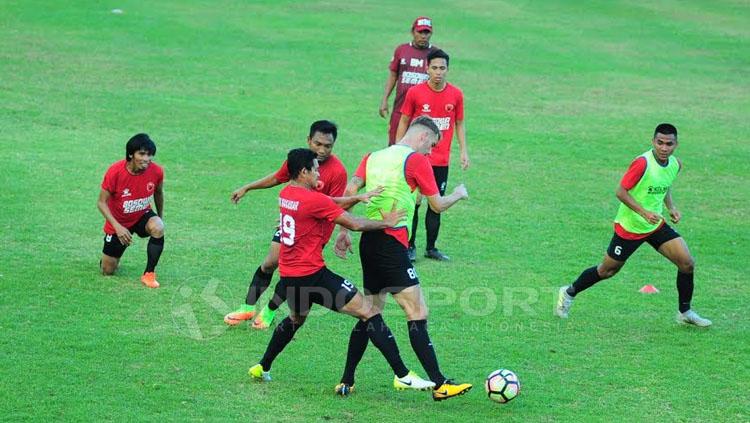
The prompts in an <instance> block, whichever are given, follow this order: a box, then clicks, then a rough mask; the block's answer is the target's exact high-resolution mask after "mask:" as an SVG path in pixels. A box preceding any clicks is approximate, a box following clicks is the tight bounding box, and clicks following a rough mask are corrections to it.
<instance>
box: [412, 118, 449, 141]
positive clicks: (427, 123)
mask: <svg viewBox="0 0 750 423" xmlns="http://www.w3.org/2000/svg"><path fill="white" fill-rule="evenodd" d="M417 125H419V126H424V127H425V128H427V129H429V130H430V131H432V133H433V134H435V135H437V137H438V140H439V139H440V138H442V134H441V133H440V128H438V126H437V124H436V123H435V121H434V120H432V118H431V117H429V116H426V115H422V116H420V117H418V118H416V119H414V120H413V121H412V122H411V124H409V127H410V128H411V127H412V126H417Z"/></svg>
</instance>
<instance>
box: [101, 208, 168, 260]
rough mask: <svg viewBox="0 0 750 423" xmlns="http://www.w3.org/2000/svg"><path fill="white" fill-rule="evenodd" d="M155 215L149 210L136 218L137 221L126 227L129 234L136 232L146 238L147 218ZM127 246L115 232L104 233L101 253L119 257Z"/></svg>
mask: <svg viewBox="0 0 750 423" xmlns="http://www.w3.org/2000/svg"><path fill="white" fill-rule="evenodd" d="M154 216H156V213H154V211H153V210H149V211H147V212H146V214H144V215H143V216H141V218H140V219H138V222H136V223H135V225H133V226H131V227H129V228H128V230H129V231H130V233H131V234H137V235H138V236H139V237H141V238H146V237H147V236H149V235H148V232H146V224H147V223H148V220H149V219H151V218H152V217H154ZM126 248H128V246H127V245H122V243H121V242H120V238H118V237H117V234H105V235H104V247H103V248H102V253H104V254H106V255H108V256H110V257H114V258H120V257H122V254H123V253H124V252H125V249H126Z"/></svg>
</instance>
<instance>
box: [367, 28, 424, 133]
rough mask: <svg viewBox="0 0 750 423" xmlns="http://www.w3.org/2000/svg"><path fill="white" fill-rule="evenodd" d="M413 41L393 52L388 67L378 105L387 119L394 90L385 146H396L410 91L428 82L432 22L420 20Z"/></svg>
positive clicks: (381, 113) (413, 30)
mask: <svg viewBox="0 0 750 423" xmlns="http://www.w3.org/2000/svg"><path fill="white" fill-rule="evenodd" d="M411 34H412V36H413V37H414V38H413V39H412V41H411V42H409V43H406V44H401V45H400V46H398V47H396V51H394V52H393V58H392V59H391V63H390V65H389V66H388V69H389V70H390V73H389V74H388V79H386V81H385V91H384V93H383V98H382V100H381V101H380V116H381V117H383V118H385V117H386V116H387V115H388V97H390V96H391V92H392V91H393V87H396V97H395V98H394V99H393V113H392V114H391V121H390V124H389V125H388V145H392V144H395V143H396V130H397V129H398V122H399V120H400V119H401V106H402V105H403V103H404V98H405V97H406V92H407V91H409V88H411V87H413V86H414V85H417V84H419V83H422V82H424V81H426V80H427V55H428V54H429V53H430V52H431V51H432V50H435V49H436V48H437V47H434V46H432V45H431V44H430V37H432V19H430V18H428V17H426V16H420V17H418V18H417V19H415V20H414V23H413V24H412V26H411Z"/></svg>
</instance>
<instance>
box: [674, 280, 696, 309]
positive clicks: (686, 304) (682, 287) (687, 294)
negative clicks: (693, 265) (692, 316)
mask: <svg viewBox="0 0 750 423" xmlns="http://www.w3.org/2000/svg"><path fill="white" fill-rule="evenodd" d="M677 295H678V297H679V301H680V303H679V309H680V313H684V312H686V311H688V310H690V301H691V300H692V299H693V274H692V273H682V272H680V271H677Z"/></svg>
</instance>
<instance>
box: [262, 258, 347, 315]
mask: <svg viewBox="0 0 750 423" xmlns="http://www.w3.org/2000/svg"><path fill="white" fill-rule="evenodd" d="M275 291H276V293H275V295H276V296H279V297H280V298H281V299H285V300H286V302H287V304H288V305H289V309H291V310H292V311H293V312H294V313H295V314H298V315H303V316H304V315H307V312H308V311H310V308H311V307H312V305H313V304H318V305H322V306H323V307H325V308H327V309H329V310H333V311H339V310H340V309H341V308H342V307H344V306H345V305H346V304H348V303H349V301H351V300H352V298H354V296H355V295H357V288H356V287H355V286H354V284H352V283H351V282H349V281H348V280H346V279H344V278H342V277H341V276H339V275H337V274H335V273H333V272H331V271H330V270H328V268H327V267H324V268H322V269H320V270H318V271H317V272H315V273H313V274H312V275H307V276H299V277H288V276H282V277H281V278H280V279H279V283H278V284H277V285H276V289H275Z"/></svg>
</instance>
